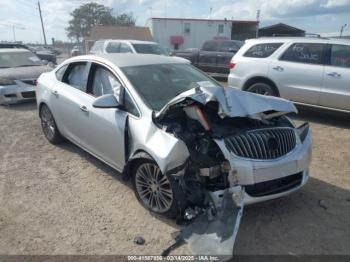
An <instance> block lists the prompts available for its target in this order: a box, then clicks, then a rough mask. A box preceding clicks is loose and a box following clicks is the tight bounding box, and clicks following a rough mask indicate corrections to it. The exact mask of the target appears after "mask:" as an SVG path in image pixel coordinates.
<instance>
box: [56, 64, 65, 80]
mask: <svg viewBox="0 0 350 262" xmlns="http://www.w3.org/2000/svg"><path fill="white" fill-rule="evenodd" d="M67 67H68V64H66V65H64V66H61V67H60V68H59V69H57V71H56V72H55V74H56V78H57V80H58V81H62V78H63V75H64V72H66V69H67Z"/></svg>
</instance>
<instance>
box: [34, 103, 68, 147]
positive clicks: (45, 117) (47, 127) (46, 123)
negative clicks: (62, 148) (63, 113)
mask: <svg viewBox="0 0 350 262" xmlns="http://www.w3.org/2000/svg"><path fill="white" fill-rule="evenodd" d="M40 120H41V128H42V130H43V133H44V135H45V137H46V139H47V140H48V141H49V142H50V143H52V144H59V143H61V142H63V141H64V138H63V136H62V135H61V133H60V131H59V130H58V128H57V125H56V122H55V119H54V117H53V115H52V113H51V111H50V109H49V107H48V106H47V105H45V104H44V105H42V106H41V108H40Z"/></svg>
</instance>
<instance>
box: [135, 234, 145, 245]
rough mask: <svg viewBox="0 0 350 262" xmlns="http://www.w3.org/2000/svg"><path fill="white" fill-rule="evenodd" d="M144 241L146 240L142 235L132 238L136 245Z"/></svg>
mask: <svg viewBox="0 0 350 262" xmlns="http://www.w3.org/2000/svg"><path fill="white" fill-rule="evenodd" d="M145 242H146V240H145V239H144V238H143V237H141V236H136V237H135V238H134V243H135V244H136V245H140V246H142V245H143V244H145Z"/></svg>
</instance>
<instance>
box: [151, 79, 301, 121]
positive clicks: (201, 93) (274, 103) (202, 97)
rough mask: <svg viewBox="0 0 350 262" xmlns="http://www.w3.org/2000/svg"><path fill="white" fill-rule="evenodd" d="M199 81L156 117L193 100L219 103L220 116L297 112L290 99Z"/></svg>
mask: <svg viewBox="0 0 350 262" xmlns="http://www.w3.org/2000/svg"><path fill="white" fill-rule="evenodd" d="M207 83H208V82H205V83H204V84H205V85H201V84H200V83H198V84H199V85H198V87H196V88H193V89H190V90H188V91H185V92H183V93H181V94H179V95H178V96H176V97H175V98H173V99H172V100H170V102H168V103H167V104H166V105H165V106H164V107H163V108H162V109H161V110H160V111H159V112H157V113H156V114H155V117H156V118H162V117H163V116H164V115H166V113H167V112H168V111H169V110H170V109H171V108H173V107H176V106H186V105H188V104H190V103H191V100H192V102H199V103H201V104H203V105H205V104H207V103H208V102H211V101H217V102H218V103H219V111H218V114H219V116H220V117H222V118H224V117H249V118H253V119H263V118H264V114H263V113H264V112H267V111H276V112H281V113H283V114H287V113H291V112H295V113H297V112H298V111H297V109H296V107H295V106H294V104H293V103H292V102H290V101H288V100H285V99H282V98H277V97H271V96H263V95H258V94H253V93H250V92H246V91H241V90H239V89H236V88H231V87H221V86H214V85H208V84H207Z"/></svg>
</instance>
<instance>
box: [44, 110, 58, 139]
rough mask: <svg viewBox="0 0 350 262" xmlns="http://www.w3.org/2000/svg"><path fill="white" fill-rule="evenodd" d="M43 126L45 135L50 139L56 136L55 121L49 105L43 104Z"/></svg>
mask: <svg viewBox="0 0 350 262" xmlns="http://www.w3.org/2000/svg"><path fill="white" fill-rule="evenodd" d="M41 126H42V128H43V131H44V134H45V136H46V137H47V138H48V139H49V140H51V139H53V138H54V136H55V121H54V119H53V116H52V114H51V112H50V110H49V108H48V107H47V106H43V107H42V109H41Z"/></svg>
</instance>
